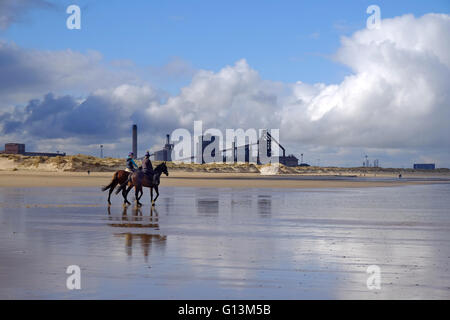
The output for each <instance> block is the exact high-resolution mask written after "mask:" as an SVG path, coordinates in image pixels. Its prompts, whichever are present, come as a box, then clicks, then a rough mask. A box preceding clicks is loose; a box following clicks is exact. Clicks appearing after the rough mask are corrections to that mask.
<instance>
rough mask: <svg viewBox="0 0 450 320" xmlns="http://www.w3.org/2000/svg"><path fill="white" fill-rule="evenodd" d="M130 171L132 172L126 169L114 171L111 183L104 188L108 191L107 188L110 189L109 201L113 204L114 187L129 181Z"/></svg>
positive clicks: (103, 189)
mask: <svg viewBox="0 0 450 320" xmlns="http://www.w3.org/2000/svg"><path fill="white" fill-rule="evenodd" d="M130 173H131V172H128V171H125V170H119V171H116V172H115V173H114V176H113V178H112V180H111V183H110V184H108V185H107V186H104V187H103V188H102V191H106V190H108V189H109V194H108V203H109V204H111V193H112V192H113V191H114V188H115V187H116V186H117V185H121V184H122V183H125V182H127V181H128V175H129V174H130Z"/></svg>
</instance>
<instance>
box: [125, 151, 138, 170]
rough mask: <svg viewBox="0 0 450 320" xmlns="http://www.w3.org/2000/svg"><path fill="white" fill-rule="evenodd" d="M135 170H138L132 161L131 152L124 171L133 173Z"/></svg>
mask: <svg viewBox="0 0 450 320" xmlns="http://www.w3.org/2000/svg"><path fill="white" fill-rule="evenodd" d="M137 168H138V166H137V164H136V162H134V160H133V152H130V153H129V154H128V158H127V169H126V171H129V172H134V171H135V170H136V169H137Z"/></svg>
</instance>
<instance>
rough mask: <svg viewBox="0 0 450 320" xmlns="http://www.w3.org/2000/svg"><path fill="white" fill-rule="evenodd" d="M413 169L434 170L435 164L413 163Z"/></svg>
mask: <svg viewBox="0 0 450 320" xmlns="http://www.w3.org/2000/svg"><path fill="white" fill-rule="evenodd" d="M414 169H417V170H434V169H436V165H435V164H434V163H415V164H414Z"/></svg>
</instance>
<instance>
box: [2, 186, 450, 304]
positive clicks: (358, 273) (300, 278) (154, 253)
mask: <svg viewBox="0 0 450 320" xmlns="http://www.w3.org/2000/svg"><path fill="white" fill-rule="evenodd" d="M449 186H450V185H449V184H444V183H440V184H420V185H404V186H399V185H392V186H390V187H376V188H370V187H368V188H313V189H307V188H303V189H287V188H284V189H279V188H256V187H255V188H209V187H207V188H203V187H192V186H191V187H169V186H163V187H161V188H160V197H159V199H158V201H157V202H156V206H155V207H152V206H151V205H150V199H149V194H148V192H145V193H144V196H143V199H142V202H143V206H142V207H141V208H137V207H135V206H134V205H131V206H127V207H123V206H122V200H121V197H120V196H116V197H113V198H112V205H111V206H108V205H107V204H106V194H105V193H102V192H101V191H100V189H99V188H98V186H95V187H41V188H3V187H0V204H1V205H0V242H1V243H2V246H1V248H2V249H1V251H0V265H1V268H0V283H1V286H0V298H2V299H448V298H450V287H449V283H450V281H449V280H450V279H449V268H450V264H449V261H450V259H449V257H450V249H449V248H450V246H449V244H450V216H449V211H448V208H449V205H450V202H449V201H450V200H449V199H448V193H449V192H450V189H449ZM131 199H132V197H130V200H131ZM69 266H78V267H79V268H80V277H81V278H80V279H81V280H80V281H81V282H80V283H81V284H80V289H79V290H70V289H69V288H68V287H67V284H66V282H67V279H68V277H69V274H67V270H68V267H69ZM373 266H375V267H377V268H379V270H380V277H381V278H380V287H379V288H378V289H377V288H375V289H374V288H369V287H368V286H367V281H368V279H369V277H370V274H369V273H368V270H371V269H370V268H369V267H371V268H373Z"/></svg>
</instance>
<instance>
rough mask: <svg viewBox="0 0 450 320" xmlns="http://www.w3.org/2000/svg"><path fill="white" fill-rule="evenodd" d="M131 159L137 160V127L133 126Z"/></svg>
mask: <svg viewBox="0 0 450 320" xmlns="http://www.w3.org/2000/svg"><path fill="white" fill-rule="evenodd" d="M133 158H134V159H136V158H137V125H135V124H133Z"/></svg>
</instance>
